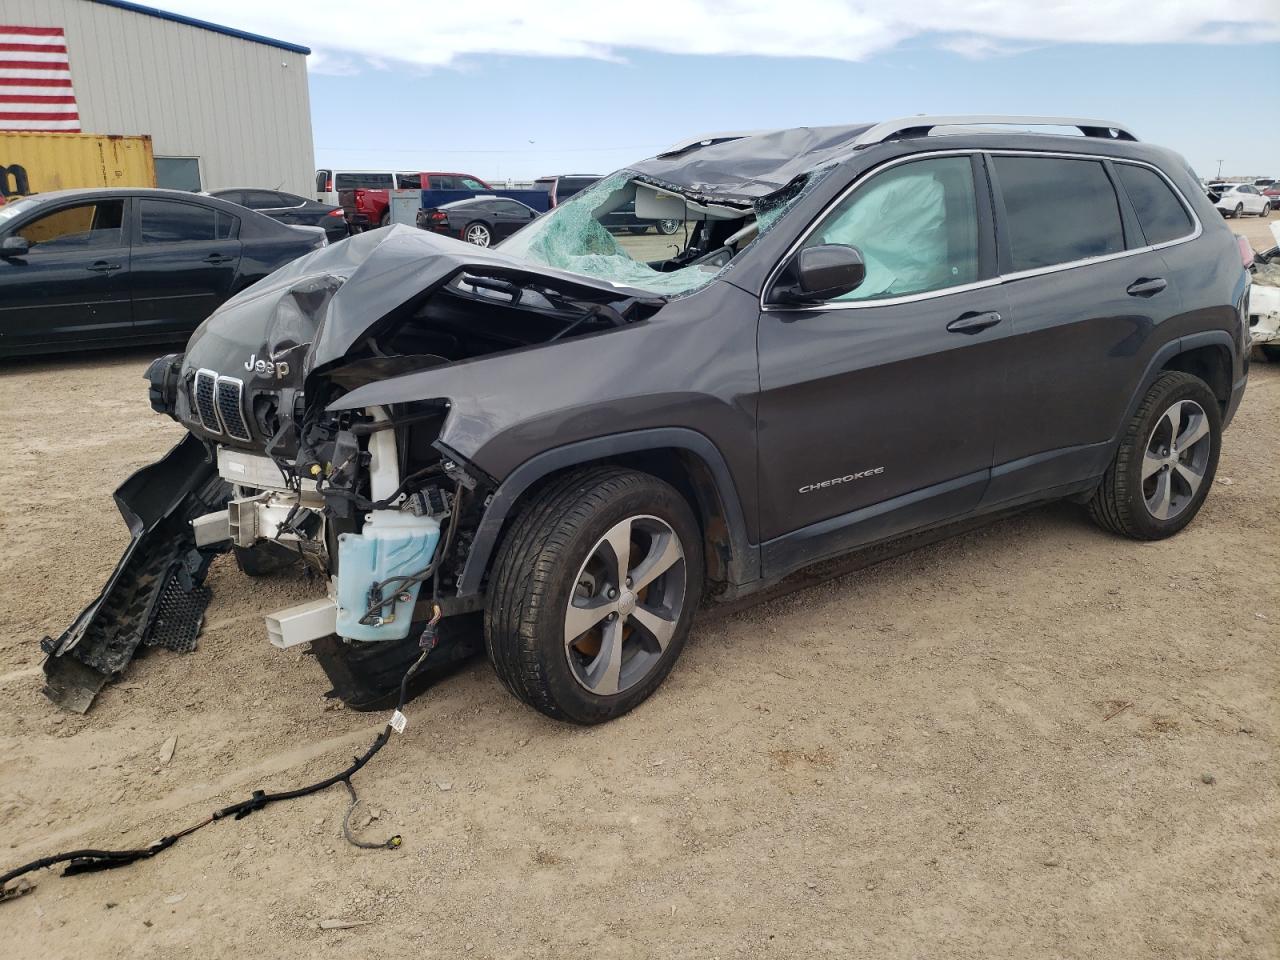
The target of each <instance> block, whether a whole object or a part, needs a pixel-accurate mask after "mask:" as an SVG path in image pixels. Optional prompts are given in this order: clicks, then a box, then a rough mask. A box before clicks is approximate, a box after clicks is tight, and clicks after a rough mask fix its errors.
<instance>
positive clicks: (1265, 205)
mask: <svg viewBox="0 0 1280 960" xmlns="http://www.w3.org/2000/svg"><path fill="white" fill-rule="evenodd" d="M1209 193H1210V194H1212V195H1214V196H1216V197H1217V198H1218V199H1217V200H1216V201H1215V202H1214V206H1215V207H1217V208H1218V209H1219V210H1221V211H1222V215H1223V216H1224V217H1238V216H1240V215H1241V214H1243V213H1252V214H1256V215H1258V216H1259V217H1265V216H1269V215H1270V213H1271V199H1270V198H1269V197H1264V196H1263V195H1262V190H1261V189H1259V188H1258V187H1255V186H1254V185H1253V184H1251V183H1211V184H1209Z"/></svg>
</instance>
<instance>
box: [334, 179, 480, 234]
mask: <svg viewBox="0 0 1280 960" xmlns="http://www.w3.org/2000/svg"><path fill="white" fill-rule="evenodd" d="M396 179H397V182H398V183H399V186H400V189H402V190H491V189H492V187H490V186H489V184H487V183H485V182H484V181H483V180H481V179H480V178H479V177H476V176H472V175H471V174H469V173H437V172H434V171H427V172H425V173H418V174H404V173H402V174H399V175H398V177H397V178H396ZM338 205H339V206H340V207H342V210H343V212H344V213H346V215H347V223H349V224H351V228H352V229H353V230H365V229H368V228H369V227H385V226H386V225H387V224H388V223H390V222H391V221H390V216H391V195H390V192H389V191H387V190H377V189H372V188H364V187H357V188H355V189H354V190H340V191H338Z"/></svg>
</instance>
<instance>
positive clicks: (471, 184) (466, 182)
mask: <svg viewBox="0 0 1280 960" xmlns="http://www.w3.org/2000/svg"><path fill="white" fill-rule="evenodd" d="M458 179H459V180H460V181H461V182H462V189H463V190H483V189H485V185H484V184H483V183H481V182H480V181H479V180H472V179H471V178H470V177H459V178H458Z"/></svg>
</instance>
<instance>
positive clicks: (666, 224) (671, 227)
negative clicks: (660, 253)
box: [658, 220, 680, 237]
mask: <svg viewBox="0 0 1280 960" xmlns="http://www.w3.org/2000/svg"><path fill="white" fill-rule="evenodd" d="M679 229H680V221H679V220H659V221H658V232H659V233H660V234H662V235H663V236H664V237H669V236H671V235H672V234H673V233H675V232H676V231H677V230H679Z"/></svg>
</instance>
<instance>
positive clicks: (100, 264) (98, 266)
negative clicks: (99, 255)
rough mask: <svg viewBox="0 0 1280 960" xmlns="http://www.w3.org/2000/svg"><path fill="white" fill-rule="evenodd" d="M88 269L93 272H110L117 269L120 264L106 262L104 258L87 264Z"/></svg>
mask: <svg viewBox="0 0 1280 960" xmlns="http://www.w3.org/2000/svg"><path fill="white" fill-rule="evenodd" d="M88 269H89V270H92V271H93V272H94V273H110V272H111V271H112V270H119V269H120V264H118V263H107V261H105V260H98V261H97V262H95V263H91V264H90V265H89V266H88Z"/></svg>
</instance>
